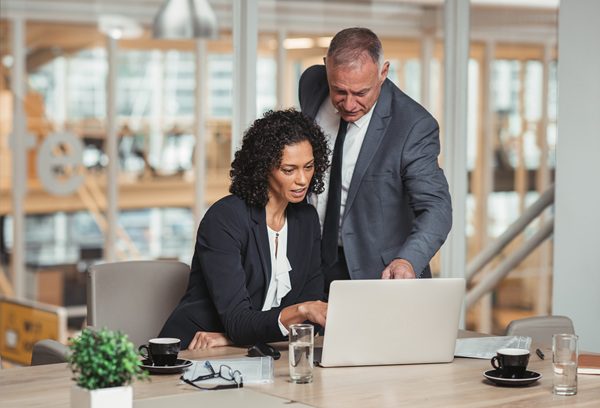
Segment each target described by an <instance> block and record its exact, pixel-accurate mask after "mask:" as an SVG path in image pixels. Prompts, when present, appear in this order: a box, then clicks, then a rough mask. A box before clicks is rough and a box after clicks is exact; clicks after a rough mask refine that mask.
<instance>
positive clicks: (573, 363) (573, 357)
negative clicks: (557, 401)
mask: <svg viewBox="0 0 600 408" xmlns="http://www.w3.org/2000/svg"><path fill="white" fill-rule="evenodd" d="M577 357H578V350H577V336H576V335H575V334H555V335H553V336H552V369H553V370H554V387H553V392H554V393H555V394H556V395H575V394H577Z"/></svg>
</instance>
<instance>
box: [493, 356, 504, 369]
mask: <svg viewBox="0 0 600 408" xmlns="http://www.w3.org/2000/svg"><path fill="white" fill-rule="evenodd" d="M496 364H497V365H496ZM492 367H494V368H495V369H496V370H500V368H502V366H501V365H500V361H499V360H498V356H494V357H492Z"/></svg>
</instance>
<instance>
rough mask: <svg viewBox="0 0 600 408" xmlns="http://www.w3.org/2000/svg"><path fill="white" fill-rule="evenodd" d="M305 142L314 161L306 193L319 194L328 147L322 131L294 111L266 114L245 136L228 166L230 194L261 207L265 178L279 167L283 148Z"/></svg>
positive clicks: (266, 185)
mask: <svg viewBox="0 0 600 408" xmlns="http://www.w3.org/2000/svg"><path fill="white" fill-rule="evenodd" d="M305 140H307V141H308V142H310V144H311V146H312V149H313V156H314V159H315V161H314V169H315V172H314V175H313V178H312V180H311V182H310V185H309V187H308V192H307V193H317V194H320V193H322V192H323V190H324V186H323V174H324V173H325V171H326V170H327V168H328V167H329V153H330V151H329V147H328V145H327V141H326V139H325V135H324V134H323V131H322V130H321V128H320V127H319V126H318V125H317V124H315V122H314V121H313V120H311V119H310V118H309V117H308V116H306V115H304V114H303V113H302V112H298V111H297V110H295V109H286V110H278V111H268V112H266V113H265V114H264V115H263V117H262V118H260V119H257V120H255V121H254V123H253V124H252V125H251V126H250V127H249V128H248V130H247V131H246V133H244V138H243V140H242V147H241V149H239V150H238V151H237V152H235V158H234V159H233V162H232V163H231V171H230V172H229V176H230V177H231V186H230V187H229V192H230V193H232V194H235V195H237V196H238V197H240V198H242V199H243V200H244V201H245V202H246V204H248V205H250V206H254V207H264V206H265V205H266V204H267V201H268V200H269V196H268V192H267V190H268V177H269V174H270V173H271V171H272V170H273V169H274V168H276V167H278V166H279V165H280V164H281V156H282V154H283V149H284V148H285V146H290V145H294V144H296V143H300V142H303V141H305Z"/></svg>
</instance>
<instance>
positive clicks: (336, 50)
mask: <svg viewBox="0 0 600 408" xmlns="http://www.w3.org/2000/svg"><path fill="white" fill-rule="evenodd" d="M365 52H366V53H367V55H368V56H369V57H371V60H373V62H374V63H375V64H377V66H378V67H379V68H381V66H382V64H383V47H382V46H381V41H379V38H378V37H377V35H375V33H374V32H373V31H371V30H369V29H368V28H364V27H352V28H346V29H344V30H342V31H340V32H339V33H337V34H336V35H335V36H334V37H333V39H332V40H331V44H329V49H328V50H327V60H329V61H331V63H333V65H351V64H353V63H355V62H356V61H359V60H360V58H361V57H362V55H363V54H364V53H365Z"/></svg>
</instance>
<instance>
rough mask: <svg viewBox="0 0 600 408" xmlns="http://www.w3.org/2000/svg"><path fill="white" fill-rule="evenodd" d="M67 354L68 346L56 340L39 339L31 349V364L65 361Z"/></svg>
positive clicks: (68, 352)
mask: <svg viewBox="0 0 600 408" xmlns="http://www.w3.org/2000/svg"><path fill="white" fill-rule="evenodd" d="M69 354H70V351H69V348H68V347H67V346H65V345H64V344H62V343H59V342H58V341H56V340H51V339H44V340H40V341H37V342H35V344H34V345H33V349H32V350H31V365H32V366H36V365H43V364H57V363H66V362H67V358H68V356H69Z"/></svg>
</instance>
